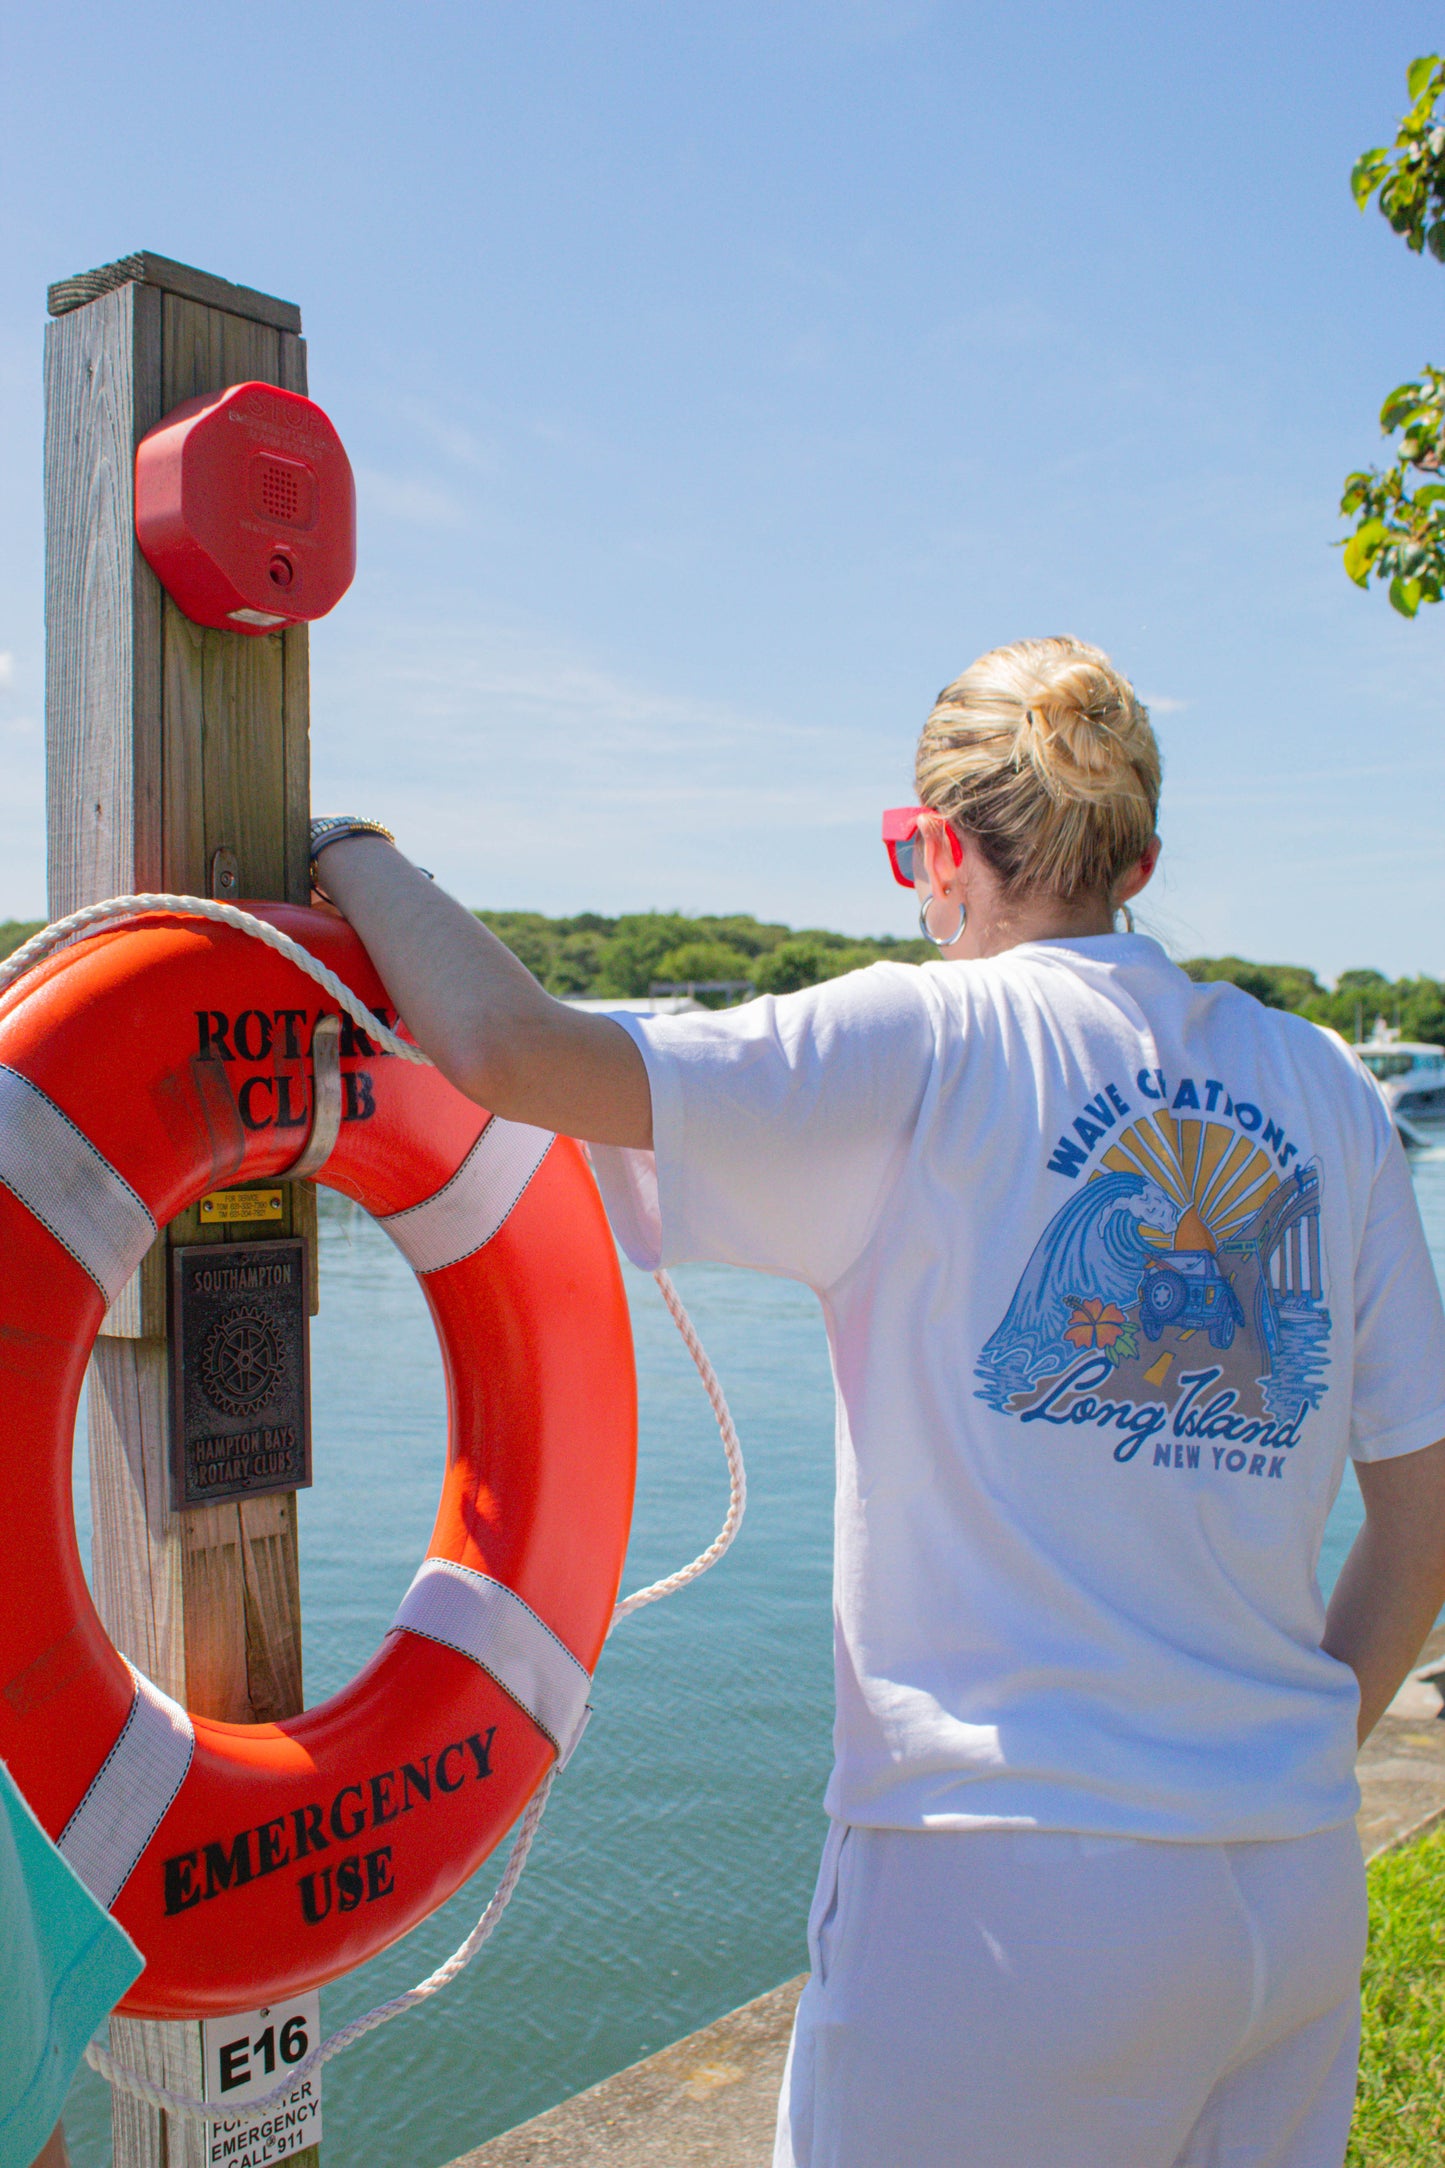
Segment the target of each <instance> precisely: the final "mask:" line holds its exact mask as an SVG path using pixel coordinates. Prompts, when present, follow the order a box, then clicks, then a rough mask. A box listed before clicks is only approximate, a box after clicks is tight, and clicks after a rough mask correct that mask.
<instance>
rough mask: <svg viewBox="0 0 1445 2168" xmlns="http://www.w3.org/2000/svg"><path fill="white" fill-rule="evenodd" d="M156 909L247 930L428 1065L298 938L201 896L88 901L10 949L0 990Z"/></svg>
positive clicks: (406, 1056)
mask: <svg viewBox="0 0 1445 2168" xmlns="http://www.w3.org/2000/svg"><path fill="white" fill-rule="evenodd" d="M157 912H165V913H167V914H168V915H169V916H171V917H173V918H213V919H215V920H217V921H218V922H219V923H220V924H221V925H222V926H234V927H235V928H236V930H237V932H238V933H248V934H250V936H251V938H252V939H253V940H255V941H264V942H265V944H266V946H267V948H271V949H275V951H276V953H277V955H278V956H284V957H286V958H287V960H288V961H289V962H291V963H293V964H295V966H296V968H297V970H298V971H304V972H305V974H306V976H307V978H308V979H314V980H315V981H316V983H317V985H318V986H320V987H322V988H323V989H324V990H325V991H326V992H327V993H328V994H330V996H331V998H332V1000H333V1001H335V1002H338V1003H339V1004H340V1006H341V1007H342V1008H343V1009H345V1011H346V1013H347V1015H348V1016H349V1017H351V1019H352V1020H353V1022H355V1023H357V1024H359V1025H360V1026H361V1028H362V1030H363V1031H364V1032H365V1033H366V1035H367V1037H368V1038H369V1039H374V1040H375V1042H376V1044H377V1045H378V1046H379V1047H381V1048H382V1050H383V1051H384V1052H385V1053H388V1054H395V1055H397V1056H398V1057H399V1058H400V1059H401V1060H402V1061H414V1062H420V1063H423V1064H425V1065H426V1066H428V1067H430V1063H429V1062H428V1061H427V1057H426V1055H425V1054H423V1052H422V1050H421V1048H420V1047H419V1046H412V1045H411V1043H410V1042H409V1041H408V1040H406V1039H399V1038H398V1037H397V1035H396V1033H395V1032H394V1031H389V1030H388V1029H387V1027H386V1025H385V1024H383V1023H382V1021H381V1019H380V1017H379V1016H373V1015H372V1013H371V1011H370V1009H369V1008H368V1007H367V1006H366V1003H365V1002H364V1001H362V1000H361V999H360V998H359V997H358V996H357V995H356V994H354V993H353V992H352V991H351V988H350V987H349V986H348V985H347V984H346V983H345V981H344V980H343V979H339V978H338V977H337V976H336V973H335V972H334V971H332V970H330V969H329V968H328V967H327V965H325V964H323V963H320V962H318V960H317V959H316V957H314V956H313V955H312V954H311V951H310V950H309V949H305V948H303V947H302V946H301V943H300V942H299V941H293V940H292V938H291V936H290V934H289V933H282V931H281V929H280V927H279V926H269V925H267V923H266V921H265V919H264V918H253V917H252V915H251V913H250V912H249V911H238V910H237V909H236V906H235V904H233V903H215V902H213V901H212V900H211V899H210V898H209V897H207V896H112V897H110V898H109V900H108V901H107V902H105V903H91V904H87V905H86V907H85V909H84V910H83V911H72V912H71V914H70V916H69V918H59V919H57V920H56V921H55V924H54V925H53V926H44V927H42V928H41V930H40V932H39V933H37V934H35V935H33V936H32V937H31V939H30V940H28V941H27V942H26V943H25V945H24V947H23V948H18V949H16V951H15V953H14V954H13V956H7V957H6V959H5V961H4V962H3V963H0V994H3V993H4V992H5V991H6V989H7V988H8V987H10V986H13V985H14V983H15V981H16V980H17V979H19V978H23V977H24V976H25V973H26V972H27V971H30V970H33V969H34V967H35V965H36V964H38V963H39V962H40V961H41V959H42V957H45V956H48V955H50V953H51V951H52V950H54V949H58V948H64V947H65V946H66V944H67V943H68V942H70V941H72V940H74V939H75V938H76V937H77V936H78V935H81V934H85V933H90V932H92V931H93V930H94V929H95V928H96V927H97V926H103V925H107V924H110V923H114V922H115V921H117V920H120V919H128V918H153V917H154V916H155V915H156V913H157Z"/></svg>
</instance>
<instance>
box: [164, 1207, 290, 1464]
mask: <svg viewBox="0 0 1445 2168" xmlns="http://www.w3.org/2000/svg"><path fill="white" fill-rule="evenodd" d="M306 1277H307V1276H306V1244H305V1242H304V1241H303V1240H301V1239H300V1238H299V1237H298V1238H294V1239H288V1240H284V1241H275V1242H215V1243H210V1242H207V1243H196V1244H188V1245H187V1246H186V1247H185V1248H183V1249H175V1250H172V1252H171V1291H172V1301H171V1377H172V1381H173V1391H174V1421H173V1426H172V1446H171V1470H172V1495H173V1499H174V1502H175V1504H176V1505H177V1506H201V1505H210V1504H211V1503H212V1502H213V1501H214V1500H215V1499H218V1498H254V1497H256V1496H258V1495H260V1494H261V1493H263V1492H266V1491H288V1490H301V1489H304V1488H305V1487H306V1486H307V1485H308V1484H309V1483H310V1481H311V1432H310V1405H309V1401H310V1392H309V1386H310V1379H309V1363H308V1342H307V1315H306Z"/></svg>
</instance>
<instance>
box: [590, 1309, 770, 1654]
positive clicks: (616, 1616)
mask: <svg viewBox="0 0 1445 2168" xmlns="http://www.w3.org/2000/svg"><path fill="white" fill-rule="evenodd" d="M652 1277H653V1278H654V1280H656V1282H657V1285H658V1289H659V1291H660V1293H661V1295H662V1299H663V1301H664V1302H665V1303H666V1304H667V1309H668V1315H669V1316H670V1317H671V1319H672V1322H673V1324H674V1325H676V1327H677V1329H678V1331H679V1332H680V1333H681V1334H682V1344H683V1346H684V1347H685V1348H686V1349H687V1352H688V1354H689V1355H690V1356H691V1357H692V1360H693V1366H694V1368H695V1369H696V1371H697V1374H698V1376H699V1377H700V1378H701V1379H702V1388H703V1391H704V1392H705V1393H706V1394H707V1397H708V1401H709V1403H710V1405H711V1407H712V1412H713V1417H714V1419H715V1421H716V1423H717V1427H718V1433H719V1435H720V1437H721V1438H722V1446H723V1452H724V1453H725V1454H726V1455H727V1464H728V1509H727V1516H726V1518H725V1520H724V1521H723V1524H722V1527H721V1528H720V1529H719V1530H718V1532H717V1534H716V1535H715V1536H714V1537H713V1539H712V1542H711V1543H710V1544H709V1545H708V1547H707V1549H706V1550H705V1551H699V1553H698V1555H697V1557H696V1558H695V1559H694V1560H693V1561H692V1564H691V1565H690V1566H680V1567H679V1568H678V1570H677V1572H676V1573H669V1574H668V1575H667V1577H666V1578H665V1579H664V1580H661V1581H649V1582H648V1584H647V1586H646V1588H639V1589H638V1590H636V1591H635V1593H634V1594H633V1595H631V1596H624V1597H623V1599H622V1601H621V1603H620V1604H618V1606H617V1609H616V1610H615V1611H614V1612H613V1614H612V1624H611V1625H610V1626H609V1627H608V1629H607V1631H608V1633H609V1634H612V1633H615V1632H616V1631H617V1628H618V1627H619V1626H620V1625H621V1624H622V1621H623V1620H624V1619H625V1618H630V1617H631V1615H632V1613H633V1612H634V1611H640V1610H641V1609H642V1607H643V1605H644V1604H646V1603H658V1602H660V1601H661V1599H662V1598H663V1597H664V1596H672V1595H675V1594H676V1592H677V1591H678V1589H680V1588H686V1586H687V1584H688V1582H689V1581H695V1580H696V1579H697V1577H698V1575H699V1574H700V1573H706V1572H707V1570H708V1568H709V1567H710V1566H715V1565H716V1564H717V1562H718V1560H719V1559H720V1558H721V1557H722V1555H723V1552H724V1551H725V1550H727V1549H728V1547H729V1545H730V1544H731V1543H732V1540H733V1537H734V1536H735V1535H736V1534H737V1532H738V1530H739V1528H740V1527H741V1526H742V1519H743V1514H744V1512H745V1511H746V1509H747V1503H748V1472H747V1470H746V1468H745V1467H744V1466H743V1449H742V1446H741V1445H740V1444H739V1443H738V1434H737V1431H736V1430H735V1429H734V1428H733V1419H732V1412H731V1410H730V1409H729V1407H728V1404H727V1396H726V1394H725V1393H724V1392H723V1389H722V1386H721V1384H720V1383H719V1381H718V1374H717V1372H716V1371H715V1370H714V1369H713V1366H712V1364H711V1363H710V1362H709V1360H708V1354H707V1349H706V1348H705V1347H704V1346H703V1344H702V1342H701V1340H699V1338H698V1336H697V1331H696V1328H695V1326H694V1325H693V1322H692V1319H691V1318H690V1317H689V1316H688V1314H687V1311H686V1310H685V1309H684V1308H683V1303H682V1297H681V1295H679V1293H678V1291H677V1289H676V1288H675V1287H674V1286H673V1284H672V1279H671V1277H670V1275H669V1274H668V1273H666V1272H654V1273H653V1275H652Z"/></svg>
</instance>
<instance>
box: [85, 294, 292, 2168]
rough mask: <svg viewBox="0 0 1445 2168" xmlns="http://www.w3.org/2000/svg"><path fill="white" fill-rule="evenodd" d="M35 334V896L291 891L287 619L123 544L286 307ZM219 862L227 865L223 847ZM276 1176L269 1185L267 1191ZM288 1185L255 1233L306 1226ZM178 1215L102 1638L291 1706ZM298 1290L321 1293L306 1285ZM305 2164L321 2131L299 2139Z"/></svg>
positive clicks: (180, 307) (279, 1525)
mask: <svg viewBox="0 0 1445 2168" xmlns="http://www.w3.org/2000/svg"><path fill="white" fill-rule="evenodd" d="M49 300H50V311H51V315H52V317H53V318H54V321H53V322H52V323H51V324H50V325H49V326H48V328H47V333H46V347H45V519H46V773H47V829H48V837H49V850H50V880H49V908H50V915H51V917H52V918H59V917H61V916H62V915H63V914H64V913H66V912H68V911H74V910H77V909H79V908H80V906H81V905H82V904H86V903H93V902H95V901H97V900H98V899H99V898H101V897H104V896H113V895H123V894H127V893H130V892H133V891H135V890H144V889H168V890H172V891H179V892H182V893H185V894H188V895H202V896H207V895H211V894H213V893H215V889H214V887H213V880H212V875H213V868H214V867H215V862H216V857H217V854H218V853H223V852H227V853H230V854H231V855H232V857H233V859H234V864H235V873H236V880H235V885H234V886H231V885H229V884H227V886H226V887H225V889H224V893H226V894H227V895H228V896H232V897H234V896H240V897H242V898H244V897H247V896H253V897H257V898H263V897H264V898H270V899H275V900H285V901H290V902H293V903H304V902H305V901H306V899H307V862H308V851H307V821H308V818H309V812H310V807H309V798H308V791H309V777H308V745H307V720H308V677H307V635H306V631H305V628H304V627H299V628H297V629H294V630H291V631H286V632H281V633H274V634H270V635H268V636H267V637H265V638H261V639H255V638H250V637H247V636H245V635H243V634H240V633H231V632H213V631H207V630H204V629H202V628H201V627H200V626H198V625H194V624H192V623H191V622H190V621H189V620H188V619H186V618H185V617H183V616H182V615H181V613H180V611H179V610H178V609H177V608H176V607H175V605H174V603H173V602H171V600H170V599H169V597H168V596H167V595H165V594H164V593H163V591H162V589H161V587H160V584H159V582H158V581H157V580H156V578H155V575H154V574H153V573H152V572H151V570H150V567H149V566H148V565H147V564H146V562H145V560H144V558H143V557H142V556H141V554H140V551H139V549H138V548H137V546H136V541H135V529H134V521H133V509H132V485H133V475H134V457H135V447H136V444H137V443H138V441H139V439H140V438H141V437H142V436H143V435H144V434H145V432H146V431H147V430H148V429H149V428H151V427H152V426H153V425H154V424H155V423H156V422H158V421H159V420H160V419H161V417H162V415H164V414H166V413H168V412H169V410H170V409H171V408H172V407H174V406H176V405H177V404H178V403H179V402H180V401H181V400H182V399H191V398H195V397H197V396H198V395H199V394H201V393H204V392H212V391H219V390H221V389H223V388H224V387H225V386H226V385H227V384H235V383H240V382H243V381H246V380H249V379H263V380H265V381H266V382H268V383H272V384H281V385H284V386H285V387H287V388H288V389H289V390H292V391H301V392H304V391H305V389H306V348H305V343H304V341H303V340H302V338H301V314H300V311H299V309H297V308H296V307H295V306H294V305H293V304H292V303H291V302H288V301H277V300H273V299H272V298H271V297H270V296H269V295H266V294H258V293H253V292H251V291H250V290H249V289H248V288H246V287H240V286H233V285H231V284H229V283H228V282H227V281H226V280H224V279H218V278H212V277H210V276H208V275H207V274H206V273H204V272H200V271H194V270H192V269H190V268H189V267H188V266H187V265H184V264H176V263H171V262H169V261H168V260H167V259H166V258H165V257H161V256H154V255H149V254H146V255H137V256H131V257H127V258H125V259H124V261H122V262H120V263H116V264H108V265H106V266H104V267H103V268H102V269H101V270H99V271H93V272H88V273H86V274H84V275H82V276H81V277H79V278H74V279H65V280H62V281H61V282H60V283H59V284H58V285H56V286H52V287H51V289H50V296H49ZM223 863H224V862H223ZM273 1186H274V1185H273ZM315 1209H316V1206H315V1192H314V1190H312V1189H311V1188H310V1187H309V1185H307V1184H305V1183H296V1184H294V1185H287V1191H286V1205H285V1209H284V1211H283V1215H282V1218H281V1220H280V1221H279V1222H278V1223H275V1224H274V1225H273V1226H272V1227H271V1228H269V1229H267V1230H266V1231H267V1232H270V1233H275V1234H302V1233H304V1234H309V1235H310V1236H311V1237H312V1240H313V1249H312V1254H313V1256H314V1254H315V1253H314V1236H315ZM259 1233H260V1230H259V1229H257V1228H256V1227H254V1226H246V1225H242V1226H239V1227H234V1228H232V1227H226V1226H214V1227H211V1226H208V1227H206V1228H204V1229H203V1228H202V1227H201V1226H200V1224H199V1219H198V1216H197V1214H196V1212H195V1211H194V1210H193V1211H192V1212H190V1213H187V1214H185V1215H184V1216H183V1218H182V1219H181V1220H179V1221H177V1222H176V1223H175V1224H174V1225H173V1226H172V1227H171V1228H170V1230H169V1231H168V1233H167V1234H164V1235H162V1236H161V1238H160V1240H159V1241H158V1242H157V1244H156V1245H155V1247H154V1249H153V1250H152V1252H151V1254H150V1255H149V1256H148V1257H147V1258H146V1260H145V1262H144V1263H143V1264H142V1265H141V1267H140V1269H139V1271H138V1272H137V1273H136V1275H135V1278H134V1279H133V1280H132V1281H131V1283H130V1285H129V1286H128V1287H127V1288H125V1289H124V1290H123V1291H122V1293H121V1294H120V1295H119V1296H118V1297H117V1299H116V1302H115V1303H114V1305H113V1307H112V1309H111V1311H110V1313H109V1315H108V1317H107V1319H106V1323H105V1326H104V1328H103V1333H102V1338H101V1340H100V1342H99V1344H98V1346H97V1349H96V1353H95V1358H94V1360H93V1362H92V1364H91V1369H90V1381H89V1406H90V1481H91V1498H92V1502H93V1507H94V1550H93V1572H94V1581H95V1594H96V1601H97V1603H98V1605H99V1608H100V1613H101V1616H102V1618H103V1619H104V1620H105V1623H106V1626H107V1627H108V1629H109V1631H110V1633H111V1636H112V1638H113V1639H114V1641H115V1643H116V1646H117V1647H118V1648H119V1649H121V1650H122V1651H123V1652H124V1653H125V1654H126V1655H127V1656H129V1657H130V1658H131V1659H132V1661H133V1662H135V1663H136V1664H138V1665H139V1666H140V1668H141V1669H142V1670H143V1671H145V1672H147V1673H148V1674H149V1675H150V1677H151V1678H153V1679H154V1680H155V1681H156V1683H157V1685H159V1686H161V1687H163V1688H164V1689H165V1691H166V1692H167V1693H169V1694H173V1695H174V1696H175V1697H176V1699H177V1700H179V1701H183V1702H184V1703H185V1704H186V1705H187V1707H189V1708H190V1709H192V1710H194V1711H195V1712H196V1713H197V1714H198V1715H202V1716H212V1717H220V1718H224V1719H227V1720H229V1721H231V1722H236V1723H259V1722H265V1721H269V1720H273V1719H275V1718H278V1717H283V1716H291V1715H295V1714H297V1713H298V1712H299V1710H300V1709H301V1707H302V1690H301V1609H300V1592H299V1583H298V1577H297V1562H296V1496H295V1493H294V1492H291V1493H289V1494H286V1495H282V1496H273V1497H262V1498H253V1499H247V1500H242V1501H231V1502H228V1503H226V1504H223V1505H210V1506H199V1507H195V1508H192V1509H191V1510H190V1511H187V1512H175V1511H173V1510H172V1508H171V1504H170V1477H169V1469H170V1393H169V1385H168V1371H167V1352H166V1329H167V1326H166V1296H167V1282H168V1271H167V1253H168V1248H169V1246H170V1244H172V1243H174V1242H177V1241H182V1242H197V1241H204V1240H210V1239H216V1240H225V1239H228V1238H229V1237H231V1236H233V1235H234V1236H237V1237H241V1238H245V1239H249V1240H255V1239H257V1238H258V1235H259ZM313 1308H314V1301H313ZM112 2035H113V2039H114V2041H115V2045H116V2052H117V2054H118V2056H119V2057H120V2059H121V2060H123V2061H126V2062H133V2063H136V2064H138V2065H139V2066H140V2067H142V2068H143V2069H145V2070H146V2071H147V2072H148V2073H149V2074H150V2075H151V2076H153V2077H155V2078H157V2079H159V2080H160V2082H161V2083H163V2084H165V2085H169V2086H172V2087H176V2088H179V2089H180V2090H183V2091H186V2092H190V2093H198V2092H199V2091H200V2090H201V2059H200V2027H199V2025H196V2024H189V2025H181V2024H157V2023H151V2022H142V2021H138V2020H128V2019H115V2020H113V2021H112ZM112 2120H113V2129H114V2137H115V2163H116V2168H204V2150H203V2146H202V2135H203V2126H202V2125H200V2124H199V2123H193V2122H190V2121H189V2120H185V2119H181V2118H171V2117H166V2116H161V2115H159V2114H157V2113H156V2112H155V2111H154V2110H152V2109H150V2108H147V2107H144V2106H142V2104H141V2103H140V2102H138V2101H136V2100H134V2099H132V2098H130V2097H129V2096H127V2095H126V2094H124V2093H121V2092H117V2093H116V2094H115V2095H114V2104H113V2116H112ZM296 2158H297V2160H298V2161H300V2162H302V2163H313V2164H314V2162H315V2161H316V2158H317V2153H316V2149H314V2148H313V2149H312V2150H310V2151H308V2152H307V2153H305V2154H302V2155H298V2156H296Z"/></svg>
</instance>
